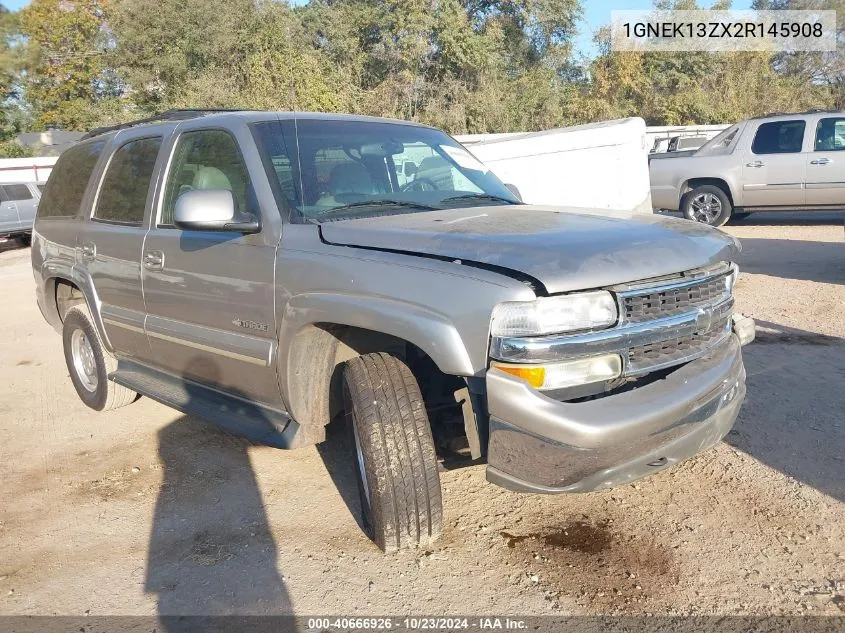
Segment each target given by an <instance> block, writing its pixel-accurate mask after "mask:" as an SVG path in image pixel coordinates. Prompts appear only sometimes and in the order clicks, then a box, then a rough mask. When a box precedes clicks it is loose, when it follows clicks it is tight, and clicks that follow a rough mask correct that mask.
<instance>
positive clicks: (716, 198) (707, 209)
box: [681, 185, 733, 226]
mask: <svg viewBox="0 0 845 633" xmlns="http://www.w3.org/2000/svg"><path fill="white" fill-rule="evenodd" d="M732 210H733V207H732V205H731V201H730V200H729V199H728V196H727V195H725V192H724V191H722V190H721V189H720V188H719V187H716V186H715V185H700V186H698V187H696V188H695V189H693V190H692V191H690V192H688V193H686V194H684V197H683V200H682V201H681V211H682V212H683V214H684V217H686V218H687V219H689V220H693V221H694V222H701V223H702V224H709V225H710V226H722V225H723V224H725V222H727V221H728V220H729V219H730V218H731V211H732Z"/></svg>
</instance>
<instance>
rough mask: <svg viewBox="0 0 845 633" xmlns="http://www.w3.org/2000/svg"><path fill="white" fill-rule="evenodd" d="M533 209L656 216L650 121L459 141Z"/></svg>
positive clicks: (617, 121)
mask: <svg viewBox="0 0 845 633" xmlns="http://www.w3.org/2000/svg"><path fill="white" fill-rule="evenodd" d="M456 138H457V140H458V141H460V142H461V143H463V144H464V145H466V146H467V148H468V149H469V150H470V151H471V152H472V153H473V154H474V155H475V156H476V157H477V158H478V159H479V160H481V161H482V162H483V163H484V164H486V165H487V166H488V167H489V168H490V169H491V170H492V171H493V172H494V173H495V174H496V175H497V176H498V177H499V178H500V179H501V180H502V181H503V182H506V183H508V184H513V185H516V187H517V188H518V189H519V191H520V193H521V194H522V199H523V200H524V201H525V202H527V203H529V204H545V205H558V206H570V207H582V208H590V209H603V210H613V211H634V212H637V213H649V214H650V213H652V212H653V211H652V208H651V189H650V186H649V179H648V150H649V147H648V146H647V143H646V126H645V121H643V119H641V118H639V117H635V118H629V119H619V120H615V121H605V122H602V123H590V124H588V125H577V126H574V127H567V128H558V129H554V130H546V131H543V132H526V133H515V134H513V133H512V134H480V135H466V136H458V137H456Z"/></svg>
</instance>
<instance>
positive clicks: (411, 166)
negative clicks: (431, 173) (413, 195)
mask: <svg viewBox="0 0 845 633" xmlns="http://www.w3.org/2000/svg"><path fill="white" fill-rule="evenodd" d="M403 171H404V172H405V176H406V177H408V178H410V177H411V176H413V175H414V174H416V173H417V171H418V170H417V164H416V163H414V162H411V161H409V160H408V161H405V165H404V167H403Z"/></svg>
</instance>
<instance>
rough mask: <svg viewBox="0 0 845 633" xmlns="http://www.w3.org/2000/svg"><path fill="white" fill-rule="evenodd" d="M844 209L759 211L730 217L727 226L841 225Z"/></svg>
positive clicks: (843, 218) (844, 217) (844, 216)
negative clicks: (739, 216) (741, 216)
mask: <svg viewBox="0 0 845 633" xmlns="http://www.w3.org/2000/svg"><path fill="white" fill-rule="evenodd" d="M843 221H845V211H776V212H766V211H759V212H756V213H751V214H749V215H747V216H745V217H743V218H731V220H730V222H729V223H728V226H787V225H788V226H824V225H827V224H830V225H832V226H838V227H842V223H843Z"/></svg>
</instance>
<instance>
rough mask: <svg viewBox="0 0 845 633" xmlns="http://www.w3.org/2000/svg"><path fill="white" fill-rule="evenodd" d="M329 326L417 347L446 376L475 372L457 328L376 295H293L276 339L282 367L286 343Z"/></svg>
mask: <svg viewBox="0 0 845 633" xmlns="http://www.w3.org/2000/svg"><path fill="white" fill-rule="evenodd" d="M316 323H331V324H335V325H348V326H352V327H359V328H363V329H366V330H372V331H374V332H380V333H383V334H389V335H391V336H395V337H396V338H400V339H402V340H405V341H408V342H409V343H412V344H414V345H416V346H417V347H419V348H420V349H421V350H422V351H424V352H425V353H426V354H428V356H430V357H431V359H432V360H433V361H434V362H435V363H436V364H437V366H438V367H439V368H440V370H441V371H442V372H444V373H446V374H453V375H458V376H471V375H473V374H474V373H475V371H476V370H475V368H474V367H473V364H472V360H471V359H470V355H469V352H468V351H467V348H466V346H465V345H464V342H463V340H462V339H461V335H460V334H459V333H458V330H457V328H456V327H455V326H454V325H453V324H452V323H451V322H449V320H448V319H447V318H446V317H445V316H443V315H441V314H438V313H437V312H434V311H433V310H430V309H427V308H424V307H422V306H419V305H414V304H409V303H405V302H401V301H395V300H391V299H385V298H380V297H371V296H367V297H363V296H356V295H347V294H327V293H309V294H301V295H298V296H296V297H293V298H292V299H291V300H290V301H289V302H288V304H287V306H286V308H285V313H284V316H283V318H282V324H283V325H282V329H281V332H280V336H279V341H280V348H279V354H280V359H281V365H282V367H286V368H288V369H290V368H289V367H288V362H287V361H288V357H287V356H288V355H289V352H290V344H291V342H292V341H293V339H294V337H295V336H296V334H297V333H298V332H299V331H300V330H302V328H304V327H305V326H307V325H311V324H316Z"/></svg>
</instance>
